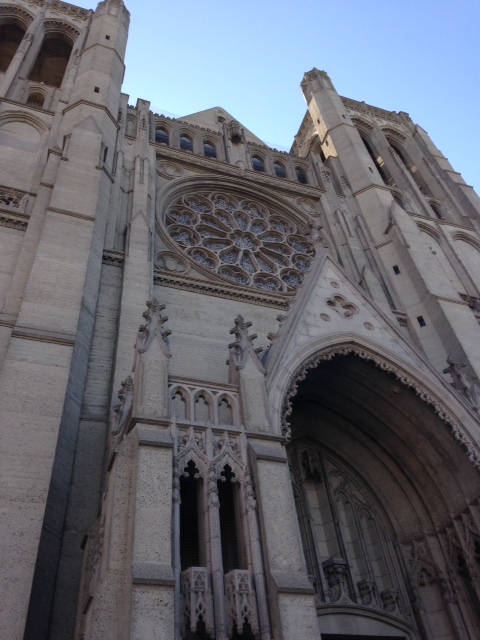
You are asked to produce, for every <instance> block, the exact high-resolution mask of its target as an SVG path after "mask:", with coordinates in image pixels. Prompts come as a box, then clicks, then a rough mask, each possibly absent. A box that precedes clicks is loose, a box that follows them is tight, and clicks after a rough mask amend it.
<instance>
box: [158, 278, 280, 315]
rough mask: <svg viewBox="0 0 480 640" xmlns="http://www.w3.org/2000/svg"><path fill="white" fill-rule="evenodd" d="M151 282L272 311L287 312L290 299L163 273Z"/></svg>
mask: <svg viewBox="0 0 480 640" xmlns="http://www.w3.org/2000/svg"><path fill="white" fill-rule="evenodd" d="M153 282H154V284H156V285H157V286H161V287H172V288H173V289H183V290H184V291H192V292H194V293H202V294H204V295H207V296H215V297H218V298H227V299H229V300H241V301H242V302H248V303H250V304H256V305H259V306H263V307H273V308H274V309H282V310H285V311H286V310H288V309H289V307H290V301H291V300H292V297H286V296H285V297H284V296H279V295H273V294H265V293H257V292H256V291H254V290H253V289H247V288H242V287H238V286H235V285H230V286H228V285H219V284H212V283H210V282H205V281H204V280H195V279H193V278H185V277H182V276H173V275H166V274H164V273H163V272H160V271H155V272H154V276H153Z"/></svg>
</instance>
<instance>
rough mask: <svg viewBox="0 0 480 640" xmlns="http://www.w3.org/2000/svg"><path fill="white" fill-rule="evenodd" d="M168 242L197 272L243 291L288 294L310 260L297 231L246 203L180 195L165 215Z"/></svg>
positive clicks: (310, 249)
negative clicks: (206, 272) (205, 271)
mask: <svg viewBox="0 0 480 640" xmlns="http://www.w3.org/2000/svg"><path fill="white" fill-rule="evenodd" d="M166 225H167V230H168V233H169V235H170V237H171V238H172V239H173V240H174V241H175V242H176V243H177V244H178V245H180V247H181V248H182V249H183V250H184V251H185V252H186V253H187V254H188V256H189V257H190V258H191V259H192V260H194V261H195V262H197V263H198V264H199V265H201V266H202V267H205V268H206V269H210V270H211V271H215V272H216V273H217V274H219V275H220V276H222V277H224V278H226V279H227V280H230V281H231V282H235V283H236V284H240V285H244V286H254V287H257V288H258V289H263V290H265V291H273V292H282V291H283V292H288V291H294V290H295V289H296V288H297V287H298V286H299V284H300V283H301V282H302V280H303V275H304V273H305V272H306V271H308V270H309V268H310V265H311V262H312V259H313V257H314V255H315V249H314V248H313V245H312V244H311V243H310V242H309V241H308V240H307V239H306V238H305V236H304V235H303V232H302V230H301V229H299V228H298V226H297V225H295V224H294V223H293V222H291V221H290V220H288V219H287V218H285V217H283V216H281V215H279V214H278V213H275V212H273V211H269V210H268V209H267V208H266V207H264V206H263V205H261V204H258V203H255V202H252V201H251V200H237V199H235V198H233V197H232V196H228V195H225V194H220V193H199V194H195V195H187V196H183V197H182V198H180V199H179V200H177V202H176V203H175V204H174V205H172V206H171V207H170V208H169V209H168V211H167V214H166Z"/></svg>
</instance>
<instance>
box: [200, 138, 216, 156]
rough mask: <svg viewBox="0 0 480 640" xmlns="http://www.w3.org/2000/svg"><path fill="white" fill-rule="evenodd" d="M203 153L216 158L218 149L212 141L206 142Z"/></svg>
mask: <svg viewBox="0 0 480 640" xmlns="http://www.w3.org/2000/svg"><path fill="white" fill-rule="evenodd" d="M203 155H205V156H207V158H216V157H217V150H216V149H215V147H214V146H213V144H210V142H204V143H203Z"/></svg>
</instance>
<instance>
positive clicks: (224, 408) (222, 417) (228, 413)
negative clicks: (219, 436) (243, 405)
mask: <svg viewBox="0 0 480 640" xmlns="http://www.w3.org/2000/svg"><path fill="white" fill-rule="evenodd" d="M218 422H219V423H220V424H233V420H232V407H231V406H230V404H229V402H228V400H227V399H226V398H222V399H221V400H220V402H219V403H218Z"/></svg>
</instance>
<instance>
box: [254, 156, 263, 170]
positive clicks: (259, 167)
mask: <svg viewBox="0 0 480 640" xmlns="http://www.w3.org/2000/svg"><path fill="white" fill-rule="evenodd" d="M252 167H253V169H254V171H265V165H264V164H263V160H262V159H261V158H259V157H258V156H253V157H252Z"/></svg>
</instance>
